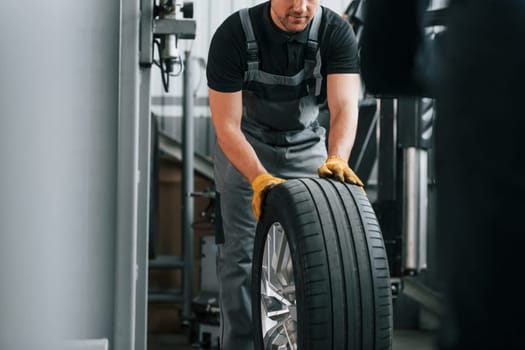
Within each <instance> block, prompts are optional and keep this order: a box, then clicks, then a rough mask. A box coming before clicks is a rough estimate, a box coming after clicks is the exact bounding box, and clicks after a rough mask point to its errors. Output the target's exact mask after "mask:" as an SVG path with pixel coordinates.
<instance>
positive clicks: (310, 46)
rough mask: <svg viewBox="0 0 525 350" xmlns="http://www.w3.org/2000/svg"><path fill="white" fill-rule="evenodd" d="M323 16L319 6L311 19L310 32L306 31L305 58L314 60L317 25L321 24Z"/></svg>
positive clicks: (316, 47) (317, 43)
mask: <svg viewBox="0 0 525 350" xmlns="http://www.w3.org/2000/svg"><path fill="white" fill-rule="evenodd" d="M322 18H323V8H322V7H321V6H319V10H317V13H316V14H315V17H314V19H313V21H312V26H311V27H310V32H309V33H308V41H307V43H306V52H305V59H306V60H311V61H315V60H316V54H317V49H318V48H319V41H318V37H319V27H320V26H321V19H322Z"/></svg>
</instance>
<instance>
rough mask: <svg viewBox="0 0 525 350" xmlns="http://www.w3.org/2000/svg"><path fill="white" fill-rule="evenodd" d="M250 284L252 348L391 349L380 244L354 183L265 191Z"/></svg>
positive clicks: (299, 183)
mask: <svg viewBox="0 0 525 350" xmlns="http://www.w3.org/2000/svg"><path fill="white" fill-rule="evenodd" d="M269 267H270V268H269ZM252 283H253V285H252V292H253V294H252V301H253V304H252V312H253V320H254V326H255V337H256V339H255V345H256V346H255V349H257V350H263V349H264V350H269V349H280V350H380V349H391V347H392V329H393V327H392V324H393V321H392V296H391V289H390V288H391V286H390V273H389V270H388V261H387V257H386V251H385V246H384V242H383V238H382V235H381V230H380V227H379V224H378V222H377V219H376V216H375V213H374V210H373V209H372V206H371V205H370V202H369V201H368V198H367V197H366V195H365V194H364V193H363V191H362V190H361V189H360V188H359V187H357V186H355V185H349V184H343V183H340V182H336V181H333V180H328V179H314V178H308V179H295V180H288V181H286V182H284V183H283V184H280V185H278V186H276V187H274V188H273V189H272V190H271V191H269V193H268V195H267V198H266V201H265V206H264V208H263V215H262V217H261V219H260V221H259V224H258V226H257V232H256V236H255V244H254V260H253V271H252Z"/></svg>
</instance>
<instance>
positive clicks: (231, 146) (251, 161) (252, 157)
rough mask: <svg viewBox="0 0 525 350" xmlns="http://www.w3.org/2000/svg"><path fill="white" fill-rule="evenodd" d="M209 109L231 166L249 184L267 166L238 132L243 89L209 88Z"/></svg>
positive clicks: (218, 137)
mask: <svg viewBox="0 0 525 350" xmlns="http://www.w3.org/2000/svg"><path fill="white" fill-rule="evenodd" d="M209 100H210V110H211V118H212V122H213V126H214V128H215V133H216V136H217V142H218V144H219V146H220V147H221V149H222V151H223V152H224V154H225V155H226V157H227V158H228V159H229V160H230V162H231V163H232V164H233V166H234V167H235V168H236V169H237V170H238V171H239V172H240V173H241V174H242V175H243V176H244V177H245V178H246V180H247V181H248V182H249V183H252V181H253V180H254V179H255V178H256V177H257V176H258V175H261V174H263V173H266V172H267V171H266V169H265V168H264V166H263V165H262V164H261V162H260V161H259V158H258V157H257V155H256V154H255V151H254V149H253V147H252V146H251V145H250V144H249V143H248V141H247V140H246V138H245V137H244V134H243V133H242V131H241V118H242V92H241V91H237V92H231V93H230V92H219V91H216V90H213V89H209Z"/></svg>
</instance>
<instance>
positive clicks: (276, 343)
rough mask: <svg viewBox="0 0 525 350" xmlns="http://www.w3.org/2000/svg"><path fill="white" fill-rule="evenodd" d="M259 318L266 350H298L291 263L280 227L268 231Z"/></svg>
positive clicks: (286, 242) (284, 236)
mask: <svg viewBox="0 0 525 350" xmlns="http://www.w3.org/2000/svg"><path fill="white" fill-rule="evenodd" d="M261 318H262V326H263V337H264V344H265V347H264V348H265V349H266V350H270V349H271V350H275V349H280V350H297V329H296V328H297V311H296V305H295V281H294V277H293V261H292V256H291V253H290V246H289V245H288V240H287V238H286V234H285V232H284V230H283V228H282V226H281V225H280V224H279V223H275V224H273V225H272V227H271V228H270V230H269V231H268V235H267V239H266V243H265V247H264V255H263V264H262V274H261Z"/></svg>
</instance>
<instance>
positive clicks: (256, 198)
mask: <svg viewBox="0 0 525 350" xmlns="http://www.w3.org/2000/svg"><path fill="white" fill-rule="evenodd" d="M285 181H286V180H284V179H281V178H278V177H275V176H272V175H270V174H268V173H263V174H260V175H258V176H257V177H256V178H255V179H253V181H252V184H251V185H252V189H253V199H252V209H253V214H254V215H255V220H257V221H259V218H260V217H261V212H262V206H263V203H264V199H265V198H266V194H267V193H268V190H270V189H271V188H272V187H273V186H275V185H278V184H280V183H283V182H285Z"/></svg>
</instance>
